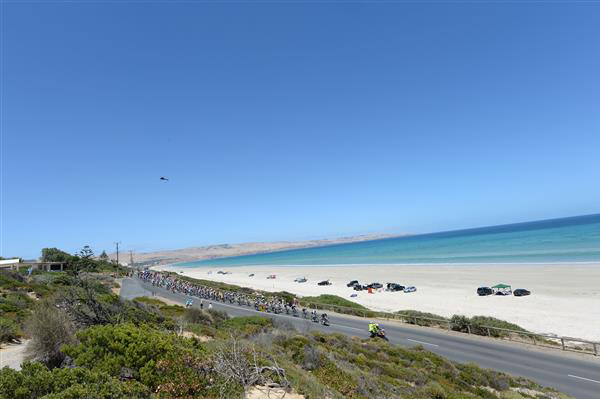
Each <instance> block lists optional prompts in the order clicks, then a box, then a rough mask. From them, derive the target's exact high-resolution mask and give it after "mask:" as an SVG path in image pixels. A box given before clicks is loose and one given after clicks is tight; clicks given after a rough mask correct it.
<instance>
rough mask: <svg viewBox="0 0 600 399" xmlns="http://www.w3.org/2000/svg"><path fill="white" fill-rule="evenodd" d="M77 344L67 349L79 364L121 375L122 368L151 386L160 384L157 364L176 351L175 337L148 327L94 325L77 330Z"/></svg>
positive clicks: (113, 374) (94, 369)
mask: <svg viewBox="0 0 600 399" xmlns="http://www.w3.org/2000/svg"><path fill="white" fill-rule="evenodd" d="M77 338H78V339H79V341H80V344H78V345H67V346H65V348H64V351H65V353H66V354H67V355H69V356H70V357H72V358H73V359H74V360H75V364H77V365H78V366H82V367H86V368H89V369H91V370H93V371H98V372H106V373H108V374H110V375H112V376H118V375H119V373H120V372H121V369H122V368H127V369H130V370H132V371H133V373H134V376H135V378H136V379H137V380H139V381H140V382H142V383H143V384H145V385H148V386H150V387H155V386H156V384H157V382H158V381H157V374H156V363H157V362H158V361H160V359H161V358H162V357H164V356H165V355H166V354H167V353H172V352H176V351H177V340H176V337H175V336H173V335H171V334H168V333H164V332H161V331H158V330H155V329H153V328H150V327H148V326H137V327H136V326H134V325H133V324H119V325H105V326H94V327H90V328H88V329H86V330H83V331H80V332H78V333H77Z"/></svg>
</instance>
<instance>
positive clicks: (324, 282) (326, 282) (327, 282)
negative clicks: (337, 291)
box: [317, 280, 331, 285]
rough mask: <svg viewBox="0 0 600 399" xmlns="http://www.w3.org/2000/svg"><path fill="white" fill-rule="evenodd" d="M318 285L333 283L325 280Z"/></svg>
mask: <svg viewBox="0 0 600 399" xmlns="http://www.w3.org/2000/svg"><path fill="white" fill-rule="evenodd" d="M317 284H318V285H331V281H329V280H323V281H319V282H318V283H317Z"/></svg>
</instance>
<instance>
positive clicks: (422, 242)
mask: <svg viewBox="0 0 600 399" xmlns="http://www.w3.org/2000/svg"><path fill="white" fill-rule="evenodd" d="M546 262H600V214H596V215H587V216H577V217H570V218H562V219H552V220H543V221H537V222H527V223H517V224H509V225H502V226H492V227H482V228H476V229H468V230H458V231H449V232H442V233H433V234H422V235H415V236H408V237H399V238H388V239H383V240H374V241H365V242H358V243H351V244H339V245H330V246H325V247H317V248H306V249H295V250H289V251H281V252H272V253H266V254H257V255H245V256H236V257H231V258H221V259H213V260H205V261H197V262H186V263H180V264H178V266H183V267H203V266H247V265H335V264H406V263H546Z"/></svg>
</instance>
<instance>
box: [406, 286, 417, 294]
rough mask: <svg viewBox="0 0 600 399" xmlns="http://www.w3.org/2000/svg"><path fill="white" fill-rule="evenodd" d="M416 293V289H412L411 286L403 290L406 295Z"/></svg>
mask: <svg viewBox="0 0 600 399" xmlns="http://www.w3.org/2000/svg"><path fill="white" fill-rule="evenodd" d="M416 291H417V288H416V287H413V286H410V287H406V288H405V289H404V292H406V293H408V292H416Z"/></svg>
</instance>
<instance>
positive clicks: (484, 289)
mask: <svg viewBox="0 0 600 399" xmlns="http://www.w3.org/2000/svg"><path fill="white" fill-rule="evenodd" d="M493 293H494V291H493V290H492V289H491V288H490V287H479V288H477V295H479V296H486V295H492V294H493Z"/></svg>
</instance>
